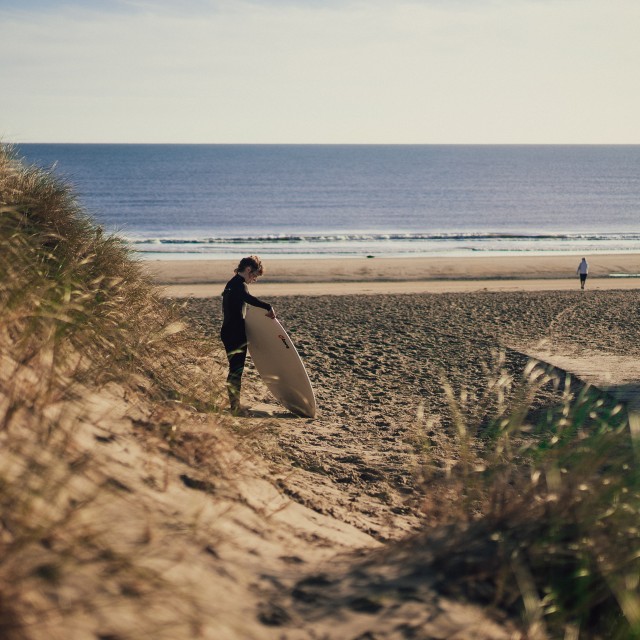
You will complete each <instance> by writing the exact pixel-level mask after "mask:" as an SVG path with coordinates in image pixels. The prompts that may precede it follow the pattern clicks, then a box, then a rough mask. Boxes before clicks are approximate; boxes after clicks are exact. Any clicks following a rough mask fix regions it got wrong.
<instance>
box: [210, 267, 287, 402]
mask: <svg viewBox="0 0 640 640" xmlns="http://www.w3.org/2000/svg"><path fill="white" fill-rule="evenodd" d="M234 272H235V274H236V275H235V276H233V278H231V280H229V282H227V284H226V286H225V288H224V291H223V292H222V316H223V318H222V328H221V329H220V339H221V340H222V343H223V344H224V349H225V351H226V353H227V359H228V361H229V374H228V375H227V391H228V393H229V405H230V408H231V412H232V413H236V414H237V413H240V388H241V386H242V374H243V372H244V365H245V361H246V359H247V332H246V329H245V322H244V316H245V313H244V311H245V305H246V304H250V305H252V306H254V307H260V308H262V309H265V311H266V312H267V313H266V315H267V316H269V317H270V318H275V317H276V314H275V312H274V310H273V306H272V305H270V304H269V303H267V302H263V301H262V300H259V299H258V298H256V297H254V296H252V295H251V294H250V293H249V287H248V285H249V284H251V283H252V282H255V281H256V280H257V279H258V278H259V277H260V276H261V275H262V274H263V273H264V267H263V266H262V261H261V260H260V258H259V257H258V256H248V257H247V258H242V260H240V263H239V264H238V266H237V267H236V268H235V269H234Z"/></svg>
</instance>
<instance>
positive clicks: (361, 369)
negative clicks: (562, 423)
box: [0, 257, 640, 640]
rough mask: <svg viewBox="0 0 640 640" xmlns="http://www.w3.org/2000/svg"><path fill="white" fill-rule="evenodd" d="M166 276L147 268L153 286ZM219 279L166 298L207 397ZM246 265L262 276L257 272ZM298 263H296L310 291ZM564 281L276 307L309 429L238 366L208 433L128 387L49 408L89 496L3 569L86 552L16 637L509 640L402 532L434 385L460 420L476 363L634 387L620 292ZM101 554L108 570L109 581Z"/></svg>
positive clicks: (29, 606) (426, 453)
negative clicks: (540, 361)
mask: <svg viewBox="0 0 640 640" xmlns="http://www.w3.org/2000/svg"><path fill="white" fill-rule="evenodd" d="M614 259H615V260H618V257H615V258H612V260H614ZM283 262H284V261H283ZM318 262H319V261H318ZM592 262H596V261H595V260H594V261H592ZM574 263H576V260H575V259H572V260H571V267H572V270H574V267H573V265H574ZM177 264H178V263H167V264H165V265H161V266H162V268H163V269H166V270H167V272H168V273H170V272H171V267H174V268H175V267H176V265H177ZM287 264H288V265H289V268H290V269H291V272H289V276H287V277H291V278H293V277H302V275H301V273H300V269H302V266H301V265H298V267H297V268H296V265H295V264H294V263H293V262H287ZM352 264H356V262H355V261H354V262H353V263H351V262H349V265H347V266H349V269H348V271H351V270H352V267H351V266H350V265H352ZM367 264H368V263H367ZM473 264H480V263H475V262H474V263H473ZM537 264H538V265H539V266H540V264H541V263H539V262H538V263H537ZM614 265H617V266H615V268H616V269H617V268H619V266H620V265H621V263H620V264H618V263H611V266H612V268H613V266H614ZM182 266H183V267H184V265H182ZM232 266H233V265H228V264H223V265H218V267H219V275H218V276H217V278H220V280H215V281H214V280H212V281H211V283H212V284H214V285H215V287H212V285H211V284H205V285H204V286H206V287H208V288H209V291H210V292H211V289H212V288H213V289H214V291H213V294H214V296H213V297H201V298H194V297H192V298H184V299H182V302H183V303H184V313H185V315H186V316H187V317H188V318H190V319H191V320H193V321H194V322H196V323H197V324H199V325H200V326H201V327H202V328H203V329H204V331H205V332H206V334H207V335H208V338H209V340H210V347H211V353H212V354H213V356H214V363H213V364H211V363H209V361H208V360H207V362H208V364H207V366H211V369H210V371H211V378H212V382H213V383H214V385H220V383H221V381H222V380H223V379H224V375H225V371H224V354H223V353H222V352H221V348H220V347H221V345H220V343H219V339H218V329H219V324H220V299H219V296H218V295H217V294H218V291H217V288H218V285H219V284H220V283H221V282H223V281H224V280H225V279H226V278H227V277H228V275H229V273H230V272H231V270H232V269H231V268H232ZM268 266H270V267H271V269H272V271H271V274H270V275H269V276H268V277H269V278H270V279H271V278H275V277H276V274H277V271H276V266H277V265H275V264H270V265H268ZM335 266H337V265H334V267H335ZM568 266H569V265H568V264H567V267H568ZM575 266H577V264H576V265H575ZM312 267H313V265H307V266H305V267H304V268H309V269H311V270H312V272H313V273H314V274H316V275H317V273H318V271H319V267H318V265H316V268H315V269H312ZM405 267H406V268H409V266H408V265H405ZM403 268H404V267H403ZM411 268H413V267H411ZM468 268H469V264H467V269H468ZM487 268H488V266H487ZM627 268H628V269H629V270H630V271H631V270H633V268H634V267H633V264H632V263H631V262H629V263H627ZM296 273H297V275H296ZM476 273H477V272H476ZM533 273H535V274H536V275H537V276H540V271H539V269H538V271H534V272H533ZM334 275H335V274H334ZM569 275H571V273H570V274H569ZM283 277H284V276H283ZM305 277H307V278H309V277H310V274H308V273H307V275H306V276H305ZM325 277H327V278H329V276H328V275H327V274H326V273H325ZM372 282H373V281H372ZM456 282H461V281H456ZM494 282H495V281H494ZM520 282H521V283H526V282H532V281H530V280H521V281H520ZM566 282H568V283H570V284H571V285H572V287H571V288H572V290H569V291H562V290H556V291H553V290H544V291H524V290H520V291H512V292H504V291H503V292H492V291H479V292H473V293H459V292H442V293H438V294H433V293H421V294H412V295H407V294H399V293H394V294H377V295H328V294H323V295H313V296H311V295H306V296H302V295H296V296H286V295H281V296H280V297H279V298H278V300H277V303H276V306H277V310H278V314H279V317H280V319H281V320H282V322H283V323H284V325H285V326H286V327H287V329H288V330H289V331H290V334H291V336H292V338H293V339H294V341H295V343H296V345H297V346H298V348H299V350H300V352H301V353H302V355H303V357H304V360H305V363H306V365H307V368H308V372H309V375H310V378H311V380H312V382H313V385H314V387H315V389H316V393H317V399H318V405H319V413H318V417H317V418H315V419H305V418H298V417H295V416H293V415H291V414H289V413H288V412H286V411H285V410H283V409H281V408H279V407H277V406H276V405H275V403H274V401H273V400H272V399H271V397H270V395H269V393H268V391H267V389H266V387H265V386H264V385H263V383H262V382H261V381H260V379H259V378H258V376H257V374H256V372H255V370H254V369H253V368H252V367H251V365H249V367H248V370H247V372H246V376H245V384H244V388H243V402H244V404H245V405H246V406H248V407H250V408H251V410H250V412H249V415H248V416H247V417H239V418H233V419H232V418H229V417H227V418H226V420H227V422H228V424H227V425H226V428H223V426H222V425H221V423H220V420H221V418H220V416H219V415H218V414H216V413H213V414H211V413H208V412H200V411H197V410H196V409H195V408H194V407H189V406H187V405H184V404H183V403H177V402H171V401H166V402H162V403H153V402H151V401H150V400H149V398H148V397H147V395H148V394H146V391H145V385H144V380H142V379H141V381H139V383H138V385H139V387H136V386H135V385H133V386H120V385H116V384H109V385H107V386H106V387H103V388H102V389H100V390H96V391H91V390H87V392H86V395H85V396H83V397H80V395H79V397H78V400H77V402H76V403H75V404H74V406H75V407H76V410H77V411H78V412H79V415H78V416H77V417H76V416H75V415H74V414H73V412H70V411H69V409H70V408H71V407H69V406H67V407H65V408H64V413H63V415H64V416H65V420H69V421H72V422H74V424H75V426H74V428H73V433H74V439H73V442H72V453H73V456H74V458H73V459H74V460H75V459H84V458H86V459H87V460H90V461H91V462H92V464H93V466H92V467H91V475H90V476H88V477H87V480H86V481H87V482H88V481H89V480H90V481H91V484H92V486H93V485H94V484H95V485H96V486H100V487H105V488H107V491H102V492H100V493H98V494H97V496H96V498H95V499H94V500H93V501H89V503H88V504H87V506H86V507H85V508H84V509H81V510H78V511H77V513H76V512H73V513H72V517H70V519H69V520H68V521H67V520H65V521H63V523H62V524H63V526H60V527H58V528H54V530H53V532H52V533H50V535H49V537H48V539H47V540H46V545H40V544H39V543H38V544H36V547H37V553H36V554H35V555H34V556H33V559H32V564H33V566H31V565H25V567H24V568H22V567H18V568H16V571H21V572H23V573H24V574H25V575H27V576H31V575H32V574H34V572H35V571H36V570H37V568H38V567H39V566H41V565H43V563H46V562H49V561H50V556H53V557H55V556H54V555H53V554H54V552H56V551H57V550H58V548H60V549H62V551H61V553H62V552H64V550H65V549H66V547H65V546H64V545H65V544H74V540H75V538H74V537H73V536H74V535H76V536H78V535H81V534H82V535H83V536H88V537H87V539H88V540H89V541H90V545H88V546H87V547H86V548H85V547H83V548H82V549H83V550H82V553H84V554H85V555H87V554H88V557H86V558H85V556H83V555H82V554H81V555H80V557H79V560H78V561H77V562H76V564H70V566H69V568H67V569H66V571H65V573H64V576H65V578H64V582H63V583H61V584H52V585H50V586H47V588H46V589H43V587H42V582H41V581H35V582H33V585H32V588H31V589H30V590H29V591H27V592H26V595H25V594H24V593H23V594H22V595H23V596H24V597H23V602H22V605H21V606H22V609H21V611H23V615H24V618H25V620H27V621H28V622H29V624H30V625H31V626H30V630H29V633H30V635H29V637H30V638H33V639H34V640H40V639H42V640H49V639H51V638H55V639H57V638H60V639H61V640H62V639H64V640H76V638H77V639H78V640H81V639H84V638H88V637H92V638H95V637H101V638H125V637H140V638H147V637H148V638H150V637H153V638H157V639H158V640H178V639H180V640H182V639H185V640H186V639H187V638H206V639H209V638H210V639H212V640H214V639H215V640H240V639H242V640H245V639H247V640H318V639H320V638H323V639H325V638H326V639H327V640H345V639H349V640H352V639H353V640H355V639H356V638H359V639H361V640H365V639H369V640H373V639H375V640H402V639H407V640H408V639H410V638H423V639H426V638H473V639H474V640H476V639H477V640H498V639H501V638H505V639H506V638H510V639H511V640H515V639H517V638H520V639H522V638H523V637H526V636H524V635H522V634H519V633H518V631H517V627H518V624H517V621H515V622H514V621H510V620H509V619H507V618H505V617H502V618H501V617H499V616H500V613H499V612H498V611H496V610H494V609H485V608H483V607H481V606H478V605H474V604H473V603H466V602H465V599H464V597H460V596H459V594H452V593H451V590H450V587H451V586H452V585H451V584H448V582H449V581H448V580H447V576H443V575H439V574H437V573H435V572H434V571H433V570H432V569H431V568H430V561H431V559H432V557H433V553H434V548H436V547H437V545H438V537H437V536H435V535H433V534H430V535H429V537H427V538H426V539H425V538H424V537H423V538H418V539H417V542H415V543H412V542H411V539H412V538H411V536H412V534H414V533H415V534H417V533H419V532H421V531H424V530H425V529H426V527H428V526H429V524H430V523H431V522H432V521H433V519H434V510H435V509H437V508H438V506H439V505H441V504H442V503H443V502H446V500H448V499H450V497H449V496H447V495H433V494H432V493H431V492H426V493H425V489H424V484H422V482H421V479H422V477H423V471H424V469H425V467H426V466H427V465H429V466H431V467H432V468H439V469H444V468H446V467H447V465H449V464H450V463H451V460H450V455H451V453H450V451H451V449H450V447H449V444H448V443H449V437H450V436H451V434H452V430H451V419H450V415H449V409H448V404H447V400H446V397H445V393H444V391H443V380H448V381H449V383H450V384H451V385H452V387H453V389H454V392H455V393H456V395H457V396H459V397H460V396H461V395H462V396H465V397H466V398H467V400H466V401H465V402H464V403H463V405H462V411H463V414H464V416H465V417H466V419H467V420H469V421H473V420H477V419H479V418H480V417H481V416H482V413H483V410H484V407H486V406H487V399H486V398H484V390H485V388H486V380H487V378H488V377H489V376H491V375H492V370H494V369H495V366H494V365H496V363H497V366H498V368H501V369H506V370H507V371H508V372H509V373H511V374H512V375H513V376H514V378H515V379H516V380H518V379H519V377H520V376H521V374H522V372H523V370H524V368H525V366H526V363H527V362H528V359H529V355H530V354H533V355H536V354H542V353H544V354H546V357H548V358H549V359H553V358H557V359H562V358H564V362H566V363H569V364H571V363H573V364H571V366H575V368H577V369H580V367H582V366H583V364H584V362H585V361H587V360H588V362H589V364H590V367H591V370H592V371H593V370H594V369H595V370H596V373H595V375H596V377H597V375H598V367H599V374H602V373H603V372H608V373H609V374H610V377H609V378H608V382H607V384H608V385H609V386H610V387H612V386H615V385H616V384H618V383H619V384H620V385H622V386H624V387H625V388H627V387H630V386H633V385H634V384H635V383H636V382H637V378H636V377H635V376H636V375H637V367H636V370H635V371H634V369H633V366H635V364H634V363H635V362H637V361H638V360H639V359H640V341H638V335H639V333H640V315H639V314H638V309H639V308H640V289H638V288H634V289H633V290H626V291H624V290H615V291H605V290H596V289H595V287H593V286H590V285H591V283H592V282H597V280H596V279H593V280H590V281H589V282H588V285H587V287H588V288H587V290H586V291H584V292H581V291H580V290H579V289H578V288H577V283H576V281H575V280H574V279H573V278H568V279H566ZM625 282H631V280H627V281H625ZM633 283H634V284H635V283H640V281H638V280H633ZM292 284H295V283H292ZM298 284H303V285H305V286H308V285H309V284H310V283H309V282H301V283H298ZM324 284H325V285H327V286H329V287H331V286H334V285H333V284H332V282H330V281H329V282H325V283H324ZM356 284H358V283H356ZM392 284H393V283H392ZM396 284H400V283H396ZM447 284H449V285H451V284H455V282H454V283H452V282H448V283H447ZM284 285H285V283H284V282H277V283H276V284H275V285H274V286H278V287H284ZM263 286H264V285H263ZM252 291H253V292H254V293H255V294H257V295H260V296H262V297H264V298H266V299H268V297H267V296H266V295H264V293H263V290H262V289H261V288H260V287H259V286H254V287H252ZM280 293H281V294H282V293H283V292H282V291H280ZM334 293H335V290H334ZM500 353H502V354H504V355H503V356H500V355H499V354H500ZM576 363H577V364H576ZM581 363H582V364H581ZM0 364H1V363H0ZM627 365H629V366H627ZM612 368H615V369H614V370H612ZM577 373H580V372H579V371H577ZM601 377H602V376H601ZM33 378H34V381H35V382H37V376H35V375H34V376H33ZM35 382H34V383H33V384H35ZM547 400H548V396H544V395H541V396H540V397H539V398H538V399H537V403H538V404H539V405H540V406H543V405H544V403H545V402H546V401H547ZM229 430H230V431H231V433H232V436H230V435H229ZM26 435H29V434H26ZM26 441H27V442H29V440H28V439H27V440H26ZM239 444H240V445H242V446H239ZM256 449H257V450H258V451H260V453H261V454H262V457H260V456H255V455H254V454H253V453H252V452H253V451H254V450H256ZM78 478H80V476H78ZM78 481H80V480H78ZM63 489H64V491H67V490H68V491H71V490H72V489H73V487H71V486H69V487H67V486H66V485H64V486H63ZM74 514H75V515H74ZM3 535H4V536H5V537H6V535H7V532H6V531H5V532H4V533H3ZM82 539H84V538H82ZM3 540H5V538H3ZM399 541H402V542H401V543H399ZM36 542H37V541H36ZM397 543H398V544H397ZM460 552H461V553H462V554H463V556H464V552H465V550H464V549H460ZM68 555H69V558H73V557H74V556H73V554H71V553H69V554H68ZM94 556H95V558H97V560H96V559H95V558H94ZM113 558H121V559H123V562H121V563H119V564H117V565H116V567H115V570H114V563H113V562H111V560H113ZM125 560H126V562H125ZM108 561H109V562H111V564H109V562H108ZM70 562H71V560H70ZM96 562H98V563H104V571H98V570H96V566H97V567H98V568H100V567H102V564H97V565H96ZM44 566H46V565H44ZM20 575H22V574H20ZM66 576H68V577H66ZM150 576H151V577H153V579H151V578H150ZM26 584H27V585H30V584H31V583H30V582H27V583H26ZM454 586H455V583H454ZM447 591H448V593H449V595H445V594H446V593H447ZM60 612H64V615H62V614H61V613H60Z"/></svg>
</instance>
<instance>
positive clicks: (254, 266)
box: [234, 256, 264, 276]
mask: <svg viewBox="0 0 640 640" xmlns="http://www.w3.org/2000/svg"><path fill="white" fill-rule="evenodd" d="M247 267H251V271H253V273H255V274H257V275H259V276H261V275H262V274H263V273H264V267H263V266H262V260H260V258H258V256H248V257H246V258H242V260H240V262H239V263H238V266H237V267H236V268H235V269H234V271H235V272H236V273H240V272H241V271H244V270H245V269H246V268H247Z"/></svg>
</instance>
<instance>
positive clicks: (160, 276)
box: [141, 254, 640, 298]
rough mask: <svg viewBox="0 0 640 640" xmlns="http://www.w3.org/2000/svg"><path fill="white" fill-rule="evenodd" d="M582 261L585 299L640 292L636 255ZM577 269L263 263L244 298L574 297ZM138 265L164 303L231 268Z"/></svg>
mask: <svg viewBox="0 0 640 640" xmlns="http://www.w3.org/2000/svg"><path fill="white" fill-rule="evenodd" d="M586 257H587V260H588V262H589V279H588V280H587V287H586V289H587V291H588V290H597V289H607V290H610V289H638V288H640V275H639V274H640V254H597V255H593V256H589V255H588V254H587V255H586ZM579 262H580V258H579V257H576V256H574V255H571V256H567V255H562V256H559V255H558V256H524V257H520V256H518V257H514V256H500V257H486V256H478V257H475V256H474V257H464V258H452V257H437V258H432V257H428V258H352V259H349V260H342V259H338V258H328V259H321V260H320V259H318V260H313V259H304V260H302V259H301V260H291V259H280V260H265V261H264V263H265V267H266V273H265V275H264V276H263V278H262V279H261V280H260V281H259V282H258V283H256V284H255V285H252V292H253V293H254V295H257V296H259V297H261V296H262V297H265V298H266V297H267V296H278V295H352V294H387V293H408V294H411V293H444V292H460V293H466V292H470V291H483V290H487V291H541V290H553V291H558V290H575V289H579V283H578V277H577V274H576V269H577V267H578V263H579ZM141 264H142V266H143V269H144V271H146V272H147V273H148V274H149V275H150V277H151V279H152V281H153V282H154V284H156V285H158V286H160V287H161V289H162V290H163V293H164V295H166V296H168V297H190V296H193V297H210V296H216V297H217V296H218V295H219V293H220V292H219V291H218V288H219V287H220V286H222V285H224V283H225V282H227V280H229V278H231V277H232V275H233V269H234V268H235V266H236V262H235V261H230V260H225V259H211V260H172V261H165V260H157V261H153V262H152V261H149V262H142V263H141ZM612 274H613V276H612ZM616 276H617V277H616Z"/></svg>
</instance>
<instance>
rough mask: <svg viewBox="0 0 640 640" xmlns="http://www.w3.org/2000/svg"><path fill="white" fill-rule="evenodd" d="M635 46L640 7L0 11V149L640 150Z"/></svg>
mask: <svg viewBox="0 0 640 640" xmlns="http://www.w3.org/2000/svg"><path fill="white" fill-rule="evenodd" d="M638 33H640V2H639V1H638V0H325V1H322V0H180V1H179V2H178V1H174V0H67V1H65V0H0V34H1V36H0V140H1V141H3V142H124V143H327V144H329V143H331V144H341V143H344V144H347V143H355V144H374V143H389V144H638V143H640V116H639V115H638V114H640V81H639V77H640V76H639V73H640V72H639V69H640V37H638Z"/></svg>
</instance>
